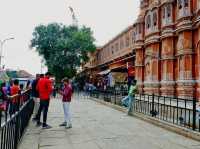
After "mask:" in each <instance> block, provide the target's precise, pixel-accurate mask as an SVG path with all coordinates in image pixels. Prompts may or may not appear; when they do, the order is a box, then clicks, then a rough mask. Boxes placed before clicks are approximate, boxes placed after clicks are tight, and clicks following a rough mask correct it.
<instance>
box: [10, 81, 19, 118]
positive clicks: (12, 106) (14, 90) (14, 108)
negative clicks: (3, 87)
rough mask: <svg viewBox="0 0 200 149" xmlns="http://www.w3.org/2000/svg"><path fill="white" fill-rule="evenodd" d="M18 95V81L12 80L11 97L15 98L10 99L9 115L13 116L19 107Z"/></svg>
mask: <svg viewBox="0 0 200 149" xmlns="http://www.w3.org/2000/svg"><path fill="white" fill-rule="evenodd" d="M19 93H20V87H19V80H17V79H16V80H14V84H13V86H12V87H11V89H10V94H11V96H15V97H13V98H12V99H11V104H10V115H12V114H14V113H15V112H16V111H17V110H18V105H19V96H17V95H18V94H19Z"/></svg>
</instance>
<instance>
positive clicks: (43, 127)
mask: <svg viewBox="0 0 200 149" xmlns="http://www.w3.org/2000/svg"><path fill="white" fill-rule="evenodd" d="M50 128H52V127H51V126H49V125H47V124H43V125H42V129H50Z"/></svg>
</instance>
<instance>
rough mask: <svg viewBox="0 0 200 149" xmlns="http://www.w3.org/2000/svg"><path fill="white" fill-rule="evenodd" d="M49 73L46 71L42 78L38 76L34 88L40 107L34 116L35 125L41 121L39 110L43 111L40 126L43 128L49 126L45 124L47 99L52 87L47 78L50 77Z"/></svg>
mask: <svg viewBox="0 0 200 149" xmlns="http://www.w3.org/2000/svg"><path fill="white" fill-rule="evenodd" d="M50 75H51V74H50V73H49V72H47V73H46V74H45V77H44V78H40V80H39V81H38V84H37V87H36V89H37V90H38V92H39V98H40V107H39V110H38V113H37V116H36V119H37V126H40V125H41V124H42V123H41V122H40V116H41V112H42V111H43V125H42V127H43V128H44V129H48V128H51V127H50V126H49V125H47V123H46V122H47V113H48V108H49V101H50V95H51V93H52V90H53V87H52V82H51V80H50V79H49V78H50Z"/></svg>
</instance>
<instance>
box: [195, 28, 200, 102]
mask: <svg viewBox="0 0 200 149" xmlns="http://www.w3.org/2000/svg"><path fill="white" fill-rule="evenodd" d="M197 39H198V42H197V45H196V48H197V49H196V50H197V51H196V54H197V55H196V58H197V61H196V65H197V66H196V69H197V70H196V72H197V73H196V75H197V76H196V80H197V81H196V82H197V86H196V97H197V99H198V100H199V101H200V25H199V27H198V37H197Z"/></svg>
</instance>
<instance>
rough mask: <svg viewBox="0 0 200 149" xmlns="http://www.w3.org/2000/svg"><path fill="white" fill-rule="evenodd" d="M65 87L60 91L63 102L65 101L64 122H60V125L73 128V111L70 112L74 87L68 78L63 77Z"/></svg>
mask: <svg viewBox="0 0 200 149" xmlns="http://www.w3.org/2000/svg"><path fill="white" fill-rule="evenodd" d="M63 83H64V88H63V90H62V91H60V94H61V95H62V96H63V97H62V103H63V110H64V122H63V123H62V124H60V126H65V127H66V128H72V122H71V112H70V102H71V98H72V87H71V84H70V83H69V79H68V78H64V79H63Z"/></svg>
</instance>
